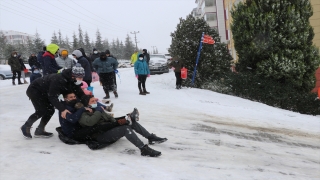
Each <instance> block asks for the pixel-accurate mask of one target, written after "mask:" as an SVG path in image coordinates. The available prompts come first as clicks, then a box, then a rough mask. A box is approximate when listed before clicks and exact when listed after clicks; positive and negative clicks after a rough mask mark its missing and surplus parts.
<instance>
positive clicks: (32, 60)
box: [28, 55, 41, 68]
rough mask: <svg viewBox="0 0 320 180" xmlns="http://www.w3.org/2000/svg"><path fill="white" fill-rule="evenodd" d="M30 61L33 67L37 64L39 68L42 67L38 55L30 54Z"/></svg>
mask: <svg viewBox="0 0 320 180" xmlns="http://www.w3.org/2000/svg"><path fill="white" fill-rule="evenodd" d="M28 63H29V66H30V67H32V66H37V67H38V68H40V67H41V66H40V63H39V62H38V59H37V57H36V56H32V55H31V56H30V57H29V59H28Z"/></svg>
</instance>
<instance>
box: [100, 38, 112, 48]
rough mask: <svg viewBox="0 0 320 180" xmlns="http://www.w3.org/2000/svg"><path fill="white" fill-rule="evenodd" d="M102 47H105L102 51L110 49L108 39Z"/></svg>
mask: <svg viewBox="0 0 320 180" xmlns="http://www.w3.org/2000/svg"><path fill="white" fill-rule="evenodd" d="M102 45H103V49H101V51H105V50H107V49H110V45H109V41H108V39H104V40H103V42H102Z"/></svg>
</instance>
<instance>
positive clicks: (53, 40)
mask: <svg viewBox="0 0 320 180" xmlns="http://www.w3.org/2000/svg"><path fill="white" fill-rule="evenodd" d="M51 43H53V44H56V45H58V44H59V41H58V37H57V34H56V32H55V31H54V32H53V34H52V37H51ZM58 46H59V45H58Z"/></svg>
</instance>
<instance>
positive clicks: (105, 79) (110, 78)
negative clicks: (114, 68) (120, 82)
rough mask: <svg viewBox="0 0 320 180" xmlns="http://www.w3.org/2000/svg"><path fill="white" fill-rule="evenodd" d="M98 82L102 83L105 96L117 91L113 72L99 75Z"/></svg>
mask: <svg viewBox="0 0 320 180" xmlns="http://www.w3.org/2000/svg"><path fill="white" fill-rule="evenodd" d="M99 78H100V82H101V83H102V86H103V90H104V92H105V93H106V94H108V93H109V92H110V91H117V85H116V84H115V82H114V81H115V77H114V72H110V73H100V74H99Z"/></svg>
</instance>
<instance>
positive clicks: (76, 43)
mask: <svg viewBox="0 0 320 180" xmlns="http://www.w3.org/2000/svg"><path fill="white" fill-rule="evenodd" d="M78 48H80V47H79V41H78V38H77V36H76V33H75V32H74V33H73V36H72V49H73V50H75V49H78Z"/></svg>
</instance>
